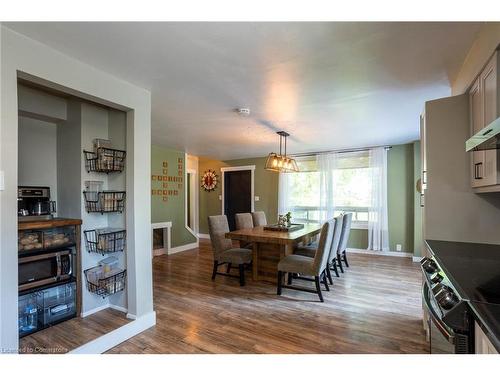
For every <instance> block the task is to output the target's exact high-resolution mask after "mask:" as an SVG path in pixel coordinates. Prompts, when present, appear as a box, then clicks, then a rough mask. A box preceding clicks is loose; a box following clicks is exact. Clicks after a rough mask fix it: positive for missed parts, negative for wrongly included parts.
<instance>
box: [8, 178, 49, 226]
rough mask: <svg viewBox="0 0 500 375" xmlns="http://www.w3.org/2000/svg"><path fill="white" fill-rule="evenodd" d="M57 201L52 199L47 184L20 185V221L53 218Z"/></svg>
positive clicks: (18, 199) (18, 212)
mask: <svg viewBox="0 0 500 375" xmlns="http://www.w3.org/2000/svg"><path fill="white" fill-rule="evenodd" d="M55 212H56V202H55V201H51V200H50V188H49V187H46V186H19V187H18V189H17V216H18V220H20V221H29V220H43V219H46V220H48V219H52V218H53V215H52V214H53V213H55Z"/></svg>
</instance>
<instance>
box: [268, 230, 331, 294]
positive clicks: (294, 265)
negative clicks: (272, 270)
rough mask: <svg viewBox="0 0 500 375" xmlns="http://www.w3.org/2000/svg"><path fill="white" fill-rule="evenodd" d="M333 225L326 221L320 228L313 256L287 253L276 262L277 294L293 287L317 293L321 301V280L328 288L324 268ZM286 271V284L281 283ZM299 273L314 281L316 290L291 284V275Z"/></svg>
mask: <svg viewBox="0 0 500 375" xmlns="http://www.w3.org/2000/svg"><path fill="white" fill-rule="evenodd" d="M332 231H333V226H332V223H331V222H329V221H327V222H326V223H325V224H323V226H322V228H321V233H320V237H319V243H318V249H317V250H316V254H315V256H314V258H310V257H306V256H303V255H297V254H292V255H287V256H286V257H284V258H283V259H282V260H280V262H279V263H278V290H277V294H278V295H279V296H280V295H281V292H282V289H283V288H286V289H295V290H301V291H303V292H309V293H317V294H318V297H319V299H320V301H321V302H323V301H324V300H323V295H322V293H321V282H323V284H324V285H325V288H326V290H330V287H329V286H328V281H327V280H326V273H325V272H326V268H327V263H328V255H329V253H330V248H331V239H332ZM285 272H287V273H288V282H287V285H283V275H284V273H285ZM293 274H300V275H301V279H305V280H311V281H314V283H315V285H316V290H314V289H309V288H303V287H299V286H295V285H292V275H293ZM302 275H303V276H312V277H313V278H314V279H307V278H305V277H302Z"/></svg>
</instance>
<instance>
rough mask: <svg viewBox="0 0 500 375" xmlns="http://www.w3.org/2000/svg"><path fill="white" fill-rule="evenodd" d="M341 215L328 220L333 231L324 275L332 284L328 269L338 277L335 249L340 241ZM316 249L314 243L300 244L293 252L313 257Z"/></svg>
mask: <svg viewBox="0 0 500 375" xmlns="http://www.w3.org/2000/svg"><path fill="white" fill-rule="evenodd" d="M343 219H344V217H343V215H339V216H337V217H335V218H333V219H332V220H329V221H330V222H331V223H332V225H333V231H332V241H331V245H330V252H329V254H328V266H327V269H326V276H327V278H328V281H329V282H330V284H332V285H333V279H332V275H331V272H330V270H333V271H334V272H335V275H336V276H337V277H339V272H338V271H337V264H336V261H337V249H338V246H339V243H340V236H341V233H342V222H343ZM316 250H317V244H314V245H308V246H302V247H298V248H296V249H295V250H294V254H298V255H303V256H307V257H310V258H314V256H315V255H316Z"/></svg>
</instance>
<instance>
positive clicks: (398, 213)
mask: <svg viewBox="0 0 500 375" xmlns="http://www.w3.org/2000/svg"><path fill="white" fill-rule="evenodd" d="M413 191H414V189H413V144H412V143H409V144H404V145H396V146H392V148H391V149H390V150H389V151H388V153H387V211H388V221H389V248H390V249H391V250H396V244H401V245H402V251H403V252H408V253H413V213H414V203H413V201H414V194H413Z"/></svg>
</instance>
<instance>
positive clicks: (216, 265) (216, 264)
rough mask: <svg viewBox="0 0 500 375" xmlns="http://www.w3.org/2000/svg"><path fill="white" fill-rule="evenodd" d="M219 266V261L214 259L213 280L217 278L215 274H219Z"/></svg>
mask: <svg viewBox="0 0 500 375" xmlns="http://www.w3.org/2000/svg"><path fill="white" fill-rule="evenodd" d="M218 266H219V262H217V261H216V260H214V270H213V271H212V280H215V275H216V274H217V267H218Z"/></svg>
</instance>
